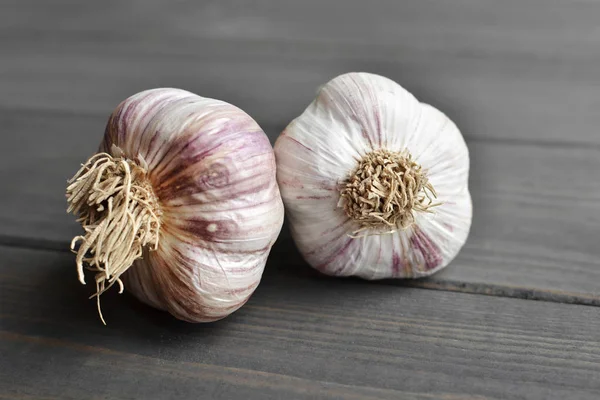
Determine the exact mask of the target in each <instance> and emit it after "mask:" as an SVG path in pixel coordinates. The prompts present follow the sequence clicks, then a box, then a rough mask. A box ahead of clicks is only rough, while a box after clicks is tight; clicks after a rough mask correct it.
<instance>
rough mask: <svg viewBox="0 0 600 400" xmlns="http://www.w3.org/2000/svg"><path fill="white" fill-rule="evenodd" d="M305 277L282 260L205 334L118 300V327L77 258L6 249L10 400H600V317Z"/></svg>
mask: <svg viewBox="0 0 600 400" xmlns="http://www.w3.org/2000/svg"><path fill="white" fill-rule="evenodd" d="M305 272H306V270H304V269H301V268H297V267H295V266H294V265H287V264H286V262H285V257H284V255H277V256H276V257H275V259H273V260H272V262H271V263H270V264H269V265H268V266H267V270H266V273H265V276H264V279H263V282H262V283H261V285H260V286H259V288H258V290H257V292H256V293H255V295H254V296H253V297H252V298H251V300H250V302H249V303H248V304H247V305H246V306H244V307H243V308H242V309H241V310H239V311H238V312H236V313H235V314H233V315H232V316H230V317H229V318H227V319H225V320H222V321H220V322H217V323H214V324H205V325H193V324H188V323H183V322H178V321H176V320H174V319H172V318H171V317H170V316H168V314H166V313H163V312H160V311H156V310H152V309H150V308H148V307H146V306H143V305H141V304H139V303H138V302H137V301H135V300H134V299H133V298H132V297H130V296H129V295H127V294H124V295H121V296H119V295H117V294H116V293H114V292H109V293H107V294H106V295H104V296H103V310H104V315H105V317H106V318H107V319H108V326H107V327H104V326H102V324H101V323H100V322H99V320H98V318H97V315H96V310H95V304H94V302H93V301H89V300H87V299H86V297H87V294H89V293H90V292H91V290H92V288H91V287H83V286H81V285H80V284H79V283H78V282H77V278H76V272H75V268H74V265H73V260H72V257H71V256H70V255H68V254H62V253H57V252H49V251H34V250H26V249H10V248H3V247H0V353H1V354H2V357H1V358H0V388H1V389H0V398H9V399H14V398H50V399H53V398H60V399H70V398H72V399H80V398H123V399H125V398H145V399H163V398H171V399H183V398H197V397H202V398H215V399H230V398H249V399H271V398H272V399H281V398H289V399H304V398H306V399H308V398H311V399H315V398H318V399H321V398H323V399H329V398H330V399H337V398H348V399H359V398H360V399H375V398H378V399H388V398H389V399H397V398H407V399H429V398H436V399H459V398H460V399H488V398H489V399H493V398H496V399H501V398H514V399H519V398H523V399H524V398H527V399H564V398H569V399H575V398H577V399H595V398H598V396H600V318H599V317H600V309H599V308H597V307H587V306H577V305H564V304H555V303H547V302H535V301H525V300H518V299H510V298H496V297H487V296H477V295H470V294H460V293H449V292H443V291H430V290H422V289H414V288H402V287H396V286H386V285H377V284H373V283H370V282H365V281H359V280H339V279H337V280H336V279H329V278H325V277H322V276H320V275H317V274H307V273H305ZM28 396H29V397H28Z"/></svg>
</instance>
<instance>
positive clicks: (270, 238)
mask: <svg viewBox="0 0 600 400" xmlns="http://www.w3.org/2000/svg"><path fill="white" fill-rule="evenodd" d="M67 200H68V202H69V211H71V212H73V213H74V214H76V215H77V216H78V217H79V219H78V221H80V222H81V223H82V225H83V227H84V230H85V235H83V236H78V237H76V238H75V239H74V240H73V243H72V248H76V246H77V244H79V247H78V250H77V265H78V271H79V279H80V281H81V282H82V283H85V280H84V273H83V265H84V264H86V265H87V267H88V269H89V270H92V271H94V272H95V273H96V274H95V280H96V289H97V290H96V294H95V295H94V296H96V298H97V299H98V310H99V311H100V305H99V298H100V295H101V294H102V293H103V292H104V291H106V290H108V289H109V288H110V287H111V286H112V285H113V284H115V283H117V284H118V285H119V286H120V288H121V292H122V291H123V281H122V280H121V278H122V277H123V278H124V281H125V283H126V284H127V287H128V290H130V291H131V292H132V293H133V294H134V295H135V296H136V297H138V298H139V299H140V300H141V301H143V302H145V303H147V304H149V305H151V306H154V307H156V308H159V309H162V310H166V311H168V312H170V313H171V314H173V315H174V316H175V317H177V318H179V319H182V320H185V321H190V322H207V321H214V320H218V319H221V318H223V317H225V316H227V315H229V314H231V313H232V312H234V311H235V310H237V309H238V308H239V307H241V306H242V305H243V304H244V303H245V302H246V301H247V300H248V298H249V296H250V295H251V294H252V293H253V292H254V290H255V289H256V287H257V286H258V284H259V282H260V279H261V275H262V272H263V269H264V267H265V263H266V260H267V256H268V254H269V251H270V249H271V246H272V245H273V243H274V242H275V240H276V238H277V236H278V235H279V231H280V229H281V225H282V223H283V204H282V201H281V197H280V194H279V189H278V187H277V182H276V177H275V158H274V154H273V150H272V147H271V144H270V142H269V140H268V138H267V137H266V135H265V134H264V132H263V131H262V130H261V128H260V127H259V126H258V124H257V123H256V122H255V121H254V120H253V119H252V118H250V116H248V115H247V114H246V113H244V112H243V111H242V110H240V109H239V108H237V107H234V106H232V105H231V104H228V103H225V102H223V101H219V100H213V99H208V98H203V97H200V96H197V95H195V94H193V93H190V92H187V91H184V90H179V89H154V90H147V91H144V92H141V93H138V94H136V95H134V96H132V97H130V98H128V99H126V100H125V101H124V102H122V103H121V104H120V105H119V106H118V107H117V109H116V110H115V111H114V112H113V114H112V115H111V117H110V119H109V121H108V124H107V127H106V131H105V134H104V140H103V141H102V143H101V145H100V152H99V153H98V154H96V155H94V156H93V157H92V158H91V159H89V160H88V162H87V163H86V164H84V165H83V167H82V169H81V170H80V171H79V172H78V173H77V174H76V175H75V177H74V178H73V179H72V180H71V181H70V185H69V187H68V188H67ZM130 267H131V268H130ZM124 273H125V275H123V276H122V275H121V274H124ZM94 296H92V297H94ZM100 315H101V316H102V314H100ZM103 322H104V319H103Z"/></svg>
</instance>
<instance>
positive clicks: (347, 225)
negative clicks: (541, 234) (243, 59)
mask: <svg viewBox="0 0 600 400" xmlns="http://www.w3.org/2000/svg"><path fill="white" fill-rule="evenodd" d="M275 156H276V159H277V181H278V183H279V188H280V190H281V194H282V197H283V201H284V204H285V207H286V212H287V215H288V218H289V222H290V229H291V232H292V236H293V238H294V240H295V242H296V245H297V247H298V248H299V250H300V252H301V253H302V255H303V256H304V258H305V259H306V260H307V262H308V263H309V264H310V265H312V266H313V267H314V268H316V269H317V270H319V271H321V272H323V273H325V274H329V275H335V276H349V275H355V276H359V277H362V278H365V279H382V278H416V277H422V276H427V275H430V274H432V273H434V272H436V271H438V270H440V269H441V268H443V267H445V266H446V265H448V263H449V262H450V261H451V260H452V259H453V258H454V257H455V256H456V255H457V253H458V252H459V250H460V249H461V247H462V246H463V244H464V243H465V241H466V239H467V236H468V233H469V229H470V226H471V217H472V206H471V196H470V194H469V189H468V174H469V153H468V149H467V146H466V144H465V142H464V140H463V137H462V135H461V133H460V132H459V130H458V129H457V127H456V126H455V125H454V123H452V121H450V119H448V117H446V116H445V115H444V114H443V113H441V112H440V111H438V110H437V109H435V108H434V107H432V106H429V105H427V104H423V103H420V102H419V101H417V100H416V99H415V98H414V97H413V96H412V95H411V94H410V93H409V92H408V91H406V90H405V89H403V88H402V87H401V86H400V85H398V84H397V83H395V82H393V81H392V80H390V79H387V78H384V77H382V76H378V75H374V74H368V73H348V74H345V75H341V76H339V77H337V78H335V79H333V80H331V81H330V82H329V83H327V84H326V85H324V86H323V87H321V89H320V91H319V93H318V96H317V98H316V99H315V100H314V101H313V102H312V103H311V104H310V105H309V106H308V108H307V109H306V110H305V111H304V113H303V114H302V115H300V116H299V117H298V118H296V119H295V120H293V121H292V122H291V123H290V124H289V125H288V126H287V128H286V129H285V130H284V131H283V132H282V133H281V135H280V136H279V138H278V139H277V141H276V143H275Z"/></svg>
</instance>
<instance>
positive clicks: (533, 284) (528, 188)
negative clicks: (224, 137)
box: [0, 111, 600, 304]
mask: <svg viewBox="0 0 600 400" xmlns="http://www.w3.org/2000/svg"><path fill="white" fill-rule="evenodd" d="M0 124H2V126H4V127H6V129H7V131H9V132H11V134H10V135H7V137H6V138H5V139H4V142H3V147H2V148H1V149H0V153H1V154H2V157H0V179H1V180H2V182H3V190H2V191H0V204H2V205H3V207H2V208H1V209H0V240H1V241H2V242H3V243H12V244H24V243H25V242H24V241H26V242H27V243H29V244H31V245H34V246H43V247H50V248H55V249H56V248H62V249H66V248H67V243H68V242H69V241H70V238H71V237H73V236H75V235H76V234H79V232H80V230H79V227H78V226H77V224H76V223H75V222H74V218H73V217H72V216H69V215H67V214H66V213H65V211H64V209H65V205H66V202H65V200H64V187H65V181H66V179H68V178H69V177H70V176H71V175H72V174H73V173H74V172H75V171H76V169H77V167H78V165H79V163H80V162H83V161H84V160H85V159H86V158H87V157H88V156H89V155H91V154H92V152H93V151H94V150H95V149H96V146H97V144H98V143H99V141H100V138H101V136H102V132H103V130H104V124H105V117H99V116H94V115H91V116H90V115H79V114H70V113H57V112H30V111H15V112H12V113H5V112H0ZM265 129H266V130H267V132H268V133H269V135H270V137H271V139H274V137H275V136H276V135H277V133H278V129H277V128H271V127H265ZM469 147H470V151H471V158H472V163H471V190H472V194H473V200H474V222H473V228H472V232H471V235H470V238H469V240H468V242H467V244H466V246H465V248H464V249H463V251H462V252H461V253H460V255H459V257H458V259H457V260H456V261H455V262H454V263H453V264H452V265H451V266H450V267H449V268H448V269H446V270H445V271H443V272H442V273H441V274H439V275H437V276H435V277H434V278H432V279H430V280H427V281H419V282H418V283H417V284H418V285H425V286H427V287H438V288H439V287H442V288H444V289H450V290H460V291H475V292H484V293H492V294H502V295H510V296H519V297H531V296H533V297H537V298H543V299H550V300H552V299H553V300H556V301H568V302H576V303H584V304H600V248H598V242H597V238H598V232H600V175H598V174H597V171H599V170H600V159H599V158H598V152H597V150H595V149H585V148H577V147H562V146H556V147H554V146H543V147H540V146H536V145H523V144H511V143H496V142H485V141H484V142H482V141H471V142H469ZM24 154H26V155H27V157H24V156H23V155H24ZM290 246H291V239H290V238H289V234H288V232H287V229H285V230H284V233H283V234H282V240H281V241H280V244H279V247H281V251H287V250H288V249H289V248H290ZM294 254H295V255H296V256H295V257H296V259H295V261H290V262H295V263H302V261H301V259H300V258H299V256H298V255H297V254H296V253H294ZM302 265H303V267H304V268H308V267H306V266H305V265H304V264H302Z"/></svg>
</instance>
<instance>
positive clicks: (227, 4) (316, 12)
mask: <svg viewBox="0 0 600 400" xmlns="http://www.w3.org/2000/svg"><path fill="white" fill-rule="evenodd" d="M599 16H600V3H598V2H597V1H589V0H568V1H567V0H551V1H546V0H509V1H502V2H498V1H489V0H483V1H482V0H454V1H451V2H450V1H435V0H425V1H423V0H409V1H402V2H399V1H396V0H375V1H368V2H365V1H358V0H353V1H343V2H341V1H336V0H324V1H323V0H306V1H300V2H299V1H292V0H278V1H273V0H256V1H252V2H245V1H240V0H220V1H206V2H195V1H183V2H172V1H158V0H152V1H135V0H128V1H102V2H96V3H95V4H94V3H90V2H78V1H65V0H60V1H52V2H41V1H39V0H19V1H9V2H2V5H0V48H1V49H2V63H1V67H0V87H2V90H1V91H0V107H8V108H10V109H13V108H15V107H17V108H26V109H30V108H35V109H39V108H42V109H58V110H66V111H68V112H88V113H96V114H99V115H105V113H106V112H107V111H108V110H110V109H112V108H113V107H114V106H115V105H116V104H117V103H118V102H120V101H121V100H122V99H124V98H125V97H127V96H129V95H131V94H133V93H135V92H137V91H140V90H143V89H148V88H152V87H157V86H177V87H182V88H185V89H189V90H191V91H194V92H197V93H198V94H200V95H204V96H208V97H218V98H222V99H224V100H227V101H229V102H232V103H234V104H236V105H238V106H240V107H242V108H243V109H245V110H246V111H248V112H249V113H250V114H251V115H253V116H254V117H255V118H256V119H257V120H258V122H259V123H261V124H263V125H268V126H279V125H285V124H286V123H287V122H288V121H290V120H291V119H292V118H293V117H295V116H297V115H298V114H299V113H300V112H301V111H302V110H303V109H304V108H305V107H306V105H307V104H308V103H309V102H310V100H312V98H313V96H314V93H315V89H316V88H317V86H318V85H321V84H323V83H325V82H326V81H327V80H329V79H331V78H332V77H334V76H335V75H338V74H340V73H343V72H348V71H352V70H364V71H370V72H375V73H380V74H383V75H386V76H389V77H390V78H392V79H395V80H397V81H398V82H400V83H401V84H403V85H405V86H406V87H407V88H408V89H409V90H411V91H413V92H414V93H415V94H416V95H417V97H418V98H420V99H421V100H423V101H426V102H430V103H432V104H434V105H435V106H437V107H439V108H440V109H442V110H443V111H445V112H446V113H448V114H449V115H450V116H451V117H452V118H453V119H454V120H455V121H456V122H457V124H458V126H459V127H460V128H461V129H462V130H463V132H464V133H465V134H466V135H467V136H469V137H484V138H491V139H511V140H520V141H531V140H535V141H545V142H549V143H574V142H576V143H580V144H594V145H596V146H598V145H600V133H599V131H598V129H597V127H598V126H599V125H600V114H599V113H597V112H596V110H597V108H598V105H599V102H600V95H599V93H598V88H597V87H598V73H597V72H598V70H597V65H598V62H599V61H600V40H599V39H600V33H599V32H598V30H597V21H598V17H599Z"/></svg>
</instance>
